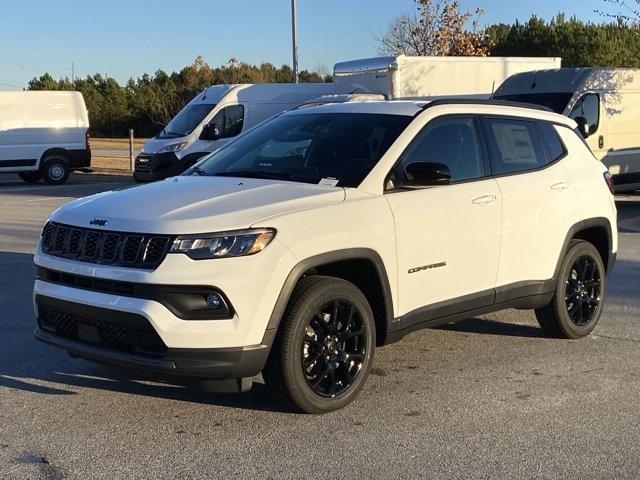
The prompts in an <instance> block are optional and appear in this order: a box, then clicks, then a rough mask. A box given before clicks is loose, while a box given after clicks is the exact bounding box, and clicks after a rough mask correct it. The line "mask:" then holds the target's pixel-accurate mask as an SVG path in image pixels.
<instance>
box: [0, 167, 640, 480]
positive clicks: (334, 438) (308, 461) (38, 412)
mask: <svg viewBox="0 0 640 480" xmlns="http://www.w3.org/2000/svg"><path fill="white" fill-rule="evenodd" d="M130 185H131V180H130V179H129V177H126V176H101V175H86V174H84V175H83V174H74V175H72V177H71V179H70V181H69V183H68V184H67V185H65V186H61V187H51V186H47V185H43V184H38V185H26V184H24V183H21V182H20V180H19V179H18V178H17V177H16V176H10V175H4V176H3V175H0V305H2V313H1V314H0V339H1V340H2V343H1V344H0V478H1V479H24V478H43V479H62V478H73V479H87V478H100V479H114V478H167V479H168V478H180V479H182V478H197V479H202V478H229V477H232V476H235V477H237V478H384V477H386V478H431V479H439V478H469V479H471V478H474V479H475V478H492V479H494V478H505V479H513V478H549V479H552V478H553V479H557V478H567V479H601V478H603V479H604V478H612V479H613V478H615V479H622V478H625V479H637V478H640V445H639V444H638V438H640V196H628V197H620V198H619V199H618V207H619V217H620V221H619V230H620V232H621V233H620V249H619V253H618V263H617V267H616V269H615V270H614V272H613V274H612V275H611V276H610V277H609V279H608V281H607V288H608V291H607V296H608V298H607V306H606V310H605V313H604V316H603V319H602V321H601V323H600V325H599V326H598V328H597V329H596V330H595V333H594V334H593V335H591V336H590V337H588V338H586V339H584V340H580V341H564V340H553V339H548V338H545V337H544V336H543V335H542V331H541V330H540V329H539V328H538V326H537V323H536V321H535V318H534V315H533V313H532V312H528V311H527V312H521V311H514V310H509V311H506V312H500V313H496V314H491V315H487V316H483V317H478V318H471V319H468V320H466V321H463V322H461V323H458V324H456V325H449V326H446V327H443V328H439V329H434V330H424V331H421V332H417V333H414V334H412V335H410V336H408V337H407V338H405V339H404V340H403V341H401V342H399V343H396V344H394V345H391V346H389V347H385V348H382V349H379V350H378V351H377V356H376V361H375V366H374V370H373V372H372V373H373V374H372V375H371V377H370V380H369V382H368V384H367V385H366V386H365V389H364V390H363V392H362V394H361V395H360V397H359V399H358V400H357V401H356V402H355V403H354V404H352V405H351V406H349V407H347V408H346V409H344V410H342V411H338V412H335V413H332V414H329V415H324V416H308V415H296V414H291V413H288V412H285V411H282V410H281V409H280V407H279V406H278V405H277V404H276V403H274V402H273V401H272V400H271V399H270V398H269V396H268V395H267V393H266V391H265V388H264V385H263V384H262V383H261V380H260V379H258V380H257V381H258V383H257V384H256V385H255V386H254V389H253V390H252V391H251V392H249V393H246V394H234V395H232V394H228V395H222V394H217V395H216V394H206V393H202V392H197V391H194V390H190V389H186V388H181V387H174V386H166V385H162V384H158V383H152V382H141V381H134V380H128V379H126V378H125V377H124V376H122V375H121V374H119V373H118V372H117V371H114V370H111V369H108V368H105V367H101V366H98V365H93V364H91V363H87V362H85V361H82V360H74V359H71V358H69V357H68V356H67V355H66V354H65V353H63V352H62V351H59V350H57V349H53V348H51V347H47V346H45V345H42V344H40V343H38V342H37V341H36V340H35V339H34V338H33V335H32V331H33V328H34V326H35V318H34V315H33V307H32V303H31V288H32V285H33V279H34V275H35V268H34V266H33V263H32V254H33V252H34V249H35V246H36V242H37V239H38V235H39V234H40V230H41V228H42V225H43V222H44V221H45V219H46V217H47V215H48V214H49V213H50V212H51V211H53V210H54V209H55V208H57V207H58V206H60V205H62V204H64V203H65V202H67V201H69V200H71V199H73V198H76V197H79V196H84V195H89V194H92V193H97V192H100V191H104V190H108V189H113V188H124V187H128V186H130Z"/></svg>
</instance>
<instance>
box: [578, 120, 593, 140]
mask: <svg viewBox="0 0 640 480" xmlns="http://www.w3.org/2000/svg"><path fill="white" fill-rule="evenodd" d="M574 120H575V122H576V123H577V124H578V130H580V133H581V134H582V136H583V137H584V138H589V137H590V136H591V135H593V134H594V133H596V130H597V129H598V127H597V126H596V125H589V122H587V119H586V118H584V117H576V118H574Z"/></svg>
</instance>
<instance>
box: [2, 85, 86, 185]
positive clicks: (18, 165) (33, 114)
mask: <svg viewBox="0 0 640 480" xmlns="http://www.w3.org/2000/svg"><path fill="white" fill-rule="evenodd" d="M90 166H91V150H90V147H89V117H88V114H87V108H86V107H85V104H84V99H83V98H82V94H81V93H80V92H61V91H55V92H49V91H24V92H0V173H12V172H13V173H16V172H17V173H19V174H20V178H22V180H24V181H25V182H27V183H35V182H37V181H39V180H40V179H41V178H44V180H45V181H46V182H47V183H50V184H61V183H64V182H66V180H67V178H68V177H69V173H70V172H71V171H72V170H77V169H83V168H88V167H90Z"/></svg>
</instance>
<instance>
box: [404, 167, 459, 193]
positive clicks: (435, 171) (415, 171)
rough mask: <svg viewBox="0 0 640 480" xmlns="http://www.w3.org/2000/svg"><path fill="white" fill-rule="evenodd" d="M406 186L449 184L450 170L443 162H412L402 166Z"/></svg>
mask: <svg viewBox="0 0 640 480" xmlns="http://www.w3.org/2000/svg"><path fill="white" fill-rule="evenodd" d="M404 173H405V177H406V180H405V181H404V182H403V183H404V186H406V187H410V188H411V187H415V188H420V187H433V186H437V185H449V184H450V183H451V171H450V170H449V167H447V166H446V165H445V164H443V163H433V162H412V163H410V164H409V165H407V166H406V167H405V168H404Z"/></svg>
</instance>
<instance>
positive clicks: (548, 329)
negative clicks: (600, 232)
mask: <svg viewBox="0 0 640 480" xmlns="http://www.w3.org/2000/svg"><path fill="white" fill-rule="evenodd" d="M604 281H605V267H604V262H603V261H602V258H601V257H600V253H599V252H598V250H597V249H596V248H595V247H594V246H593V245H592V244H591V243H589V242H586V241H584V240H572V241H571V243H569V248H568V249H567V253H566V254H565V256H564V259H563V260H562V264H561V266H560V271H559V274H558V283H557V286H556V291H555V294H554V296H553V299H552V300H551V302H550V303H549V304H548V305H546V306H545V307H542V308H539V309H537V310H536V318H537V320H538V323H539V324H540V326H541V327H542V329H543V330H544V331H545V333H546V334H547V335H549V336H551V337H554V338H567V339H577V338H583V337H586V336H587V335H589V334H590V333H591V332H592V331H593V329H594V328H596V325H597V324H598V322H599V321H600V317H601V316H602V309H603V306H604Z"/></svg>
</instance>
